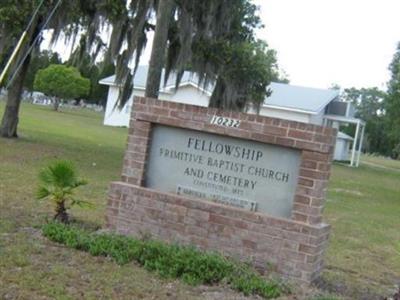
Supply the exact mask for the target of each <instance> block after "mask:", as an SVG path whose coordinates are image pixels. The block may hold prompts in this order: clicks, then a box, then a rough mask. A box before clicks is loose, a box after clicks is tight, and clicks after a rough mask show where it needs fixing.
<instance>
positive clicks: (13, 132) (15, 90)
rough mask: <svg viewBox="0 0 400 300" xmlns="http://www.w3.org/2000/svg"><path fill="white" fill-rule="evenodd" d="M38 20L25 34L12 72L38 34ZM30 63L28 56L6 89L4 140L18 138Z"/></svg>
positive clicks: (1, 131) (2, 122)
mask: <svg viewBox="0 0 400 300" xmlns="http://www.w3.org/2000/svg"><path fill="white" fill-rule="evenodd" d="M39 25H40V24H39V20H38V18H36V20H34V21H33V22H32V26H31V27H30V28H29V30H28V33H27V35H26V36H27V37H26V39H27V41H26V43H25V45H24V46H23V47H21V49H20V50H19V54H18V55H17V59H16V60H15V63H14V70H15V68H16V66H17V65H18V63H19V62H20V61H21V59H23V57H24V55H26V52H27V51H28V49H29V47H30V46H32V44H33V42H34V40H35V39H36V37H37V36H38V34H40V26H39ZM30 61H31V55H28V56H27V57H26V58H25V60H24V61H23V63H22V66H21V68H20V69H19V71H18V72H17V74H16V75H15V78H14V81H13V82H12V83H11V84H10V87H9V89H8V96H7V104H6V108H5V110H4V114H3V119H2V120H1V127H0V136H2V137H6V138H16V137H18V134H17V128H18V121H19V118H18V115H19V107H20V104H21V96H22V90H23V84H24V80H25V77H26V74H27V73H28V68H29V63H30Z"/></svg>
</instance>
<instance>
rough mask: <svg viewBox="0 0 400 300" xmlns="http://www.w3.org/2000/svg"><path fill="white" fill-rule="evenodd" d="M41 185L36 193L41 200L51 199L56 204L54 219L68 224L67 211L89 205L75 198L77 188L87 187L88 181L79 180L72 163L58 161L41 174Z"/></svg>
mask: <svg viewBox="0 0 400 300" xmlns="http://www.w3.org/2000/svg"><path fill="white" fill-rule="evenodd" d="M39 180H40V184H39V187H38V190H37V192H36V198H37V199H39V200H42V199H49V200H50V201H52V202H53V203H54V204H55V215H54V219H55V220H58V221H60V222H62V223H68V222H69V217H68V213H67V210H68V209H69V208H70V207H72V206H74V205H79V206H82V205H89V203H88V202H86V201H82V200H79V199H77V198H75V197H74V191H75V189H76V188H77V187H79V186H82V185H85V184H86V181H85V180H82V179H79V178H78V176H77V172H76V170H75V168H74V166H73V164H72V163H71V162H70V161H66V160H61V161H56V162H54V163H52V164H50V165H49V166H47V167H46V168H44V169H43V170H42V171H41V172H40V173H39Z"/></svg>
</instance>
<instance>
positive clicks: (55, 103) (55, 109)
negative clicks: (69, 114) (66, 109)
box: [53, 97, 60, 111]
mask: <svg viewBox="0 0 400 300" xmlns="http://www.w3.org/2000/svg"><path fill="white" fill-rule="evenodd" d="M53 100H54V106H53V107H54V111H58V108H59V107H60V99H59V98H58V97H54V98H53Z"/></svg>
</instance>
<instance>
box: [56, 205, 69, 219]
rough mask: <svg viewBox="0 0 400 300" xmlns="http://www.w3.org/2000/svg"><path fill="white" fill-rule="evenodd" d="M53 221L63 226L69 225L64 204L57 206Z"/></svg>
mask: <svg viewBox="0 0 400 300" xmlns="http://www.w3.org/2000/svg"><path fill="white" fill-rule="evenodd" d="M54 220H56V221H59V222H61V223H64V224H68V223H69V217H68V214H67V210H66V209H65V205H64V202H61V203H58V204H57V207H56V215H55V216H54Z"/></svg>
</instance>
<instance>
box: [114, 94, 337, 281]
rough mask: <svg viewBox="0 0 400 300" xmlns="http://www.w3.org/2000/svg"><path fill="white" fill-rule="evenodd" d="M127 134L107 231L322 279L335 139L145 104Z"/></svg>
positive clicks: (312, 130) (210, 112) (285, 124)
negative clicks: (326, 204)
mask: <svg viewBox="0 0 400 300" xmlns="http://www.w3.org/2000/svg"><path fill="white" fill-rule="evenodd" d="M130 125H131V126H130V130H129V137H128V144H127V149H126V152H125V159H124V165H123V171H122V181H121V182H113V183H112V184H111V188H110V193H109V201H108V208H107V226H108V227H109V228H111V229H114V230H116V231H118V232H120V233H123V234H130V235H134V236H140V235H142V234H143V233H147V234H150V235H151V236H152V237H153V238H155V239H162V240H165V241H168V242H177V243H182V244H194V245H197V246H198V247H200V248H202V249H205V250H216V251H221V252H223V253H225V254H228V255H231V256H233V257H236V258H239V259H243V260H245V261H251V262H252V263H253V264H254V265H255V266H256V267H258V268H261V269H265V268H266V266H267V265H271V264H272V265H275V267H276V270H277V271H278V272H280V273H281V274H283V275H285V276H287V277H290V278H292V279H297V280H299V281H303V282H312V281H313V280H315V279H316V278H317V277H318V276H319V274H320V272H321V269H322V266H323V254H324V250H325V248H326V246H327V241H328V235H329V225H327V224H324V223H322V210H323V206H324V198H325V192H326V187H327V183H328V179H329V174H330V168H331V162H332V156H333V148H334V142H335V137H336V130H335V129H333V128H328V127H320V126H316V125H311V124H304V123H299V122H294V121H288V120H281V119H275V118H269V117H261V116H257V115H252V114H245V113H236V112H222V111H219V110H216V109H210V108H204V107H197V106H192V105H185V104H179V103H174V102H167V101H159V100H155V99H149V98H141V97H137V98H135V102H134V107H133V110H132V116H131V124H130Z"/></svg>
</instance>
